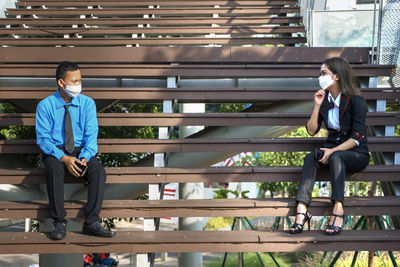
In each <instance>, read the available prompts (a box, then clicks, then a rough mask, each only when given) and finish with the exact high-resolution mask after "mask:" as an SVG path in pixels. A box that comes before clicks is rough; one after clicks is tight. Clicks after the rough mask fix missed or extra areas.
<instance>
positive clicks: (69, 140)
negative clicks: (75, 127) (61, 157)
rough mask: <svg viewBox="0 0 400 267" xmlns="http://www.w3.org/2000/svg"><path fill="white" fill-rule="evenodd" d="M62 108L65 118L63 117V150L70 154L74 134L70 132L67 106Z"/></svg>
mask: <svg viewBox="0 0 400 267" xmlns="http://www.w3.org/2000/svg"><path fill="white" fill-rule="evenodd" d="M64 107H65V116H64V125H65V150H66V151H67V152H68V153H72V152H73V151H74V149H75V145H74V133H73V132H72V123H71V115H70V114H69V111H68V108H69V106H67V105H65V106H64Z"/></svg>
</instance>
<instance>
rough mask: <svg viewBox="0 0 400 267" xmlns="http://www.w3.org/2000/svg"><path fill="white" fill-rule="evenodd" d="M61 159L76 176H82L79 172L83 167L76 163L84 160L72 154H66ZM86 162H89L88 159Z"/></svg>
mask: <svg viewBox="0 0 400 267" xmlns="http://www.w3.org/2000/svg"><path fill="white" fill-rule="evenodd" d="M60 160H61V161H62V163H64V164H65V166H66V167H67V170H68V171H69V173H71V174H72V175H73V176H75V177H80V176H81V175H80V174H79V173H80V172H81V169H79V167H78V166H76V164H75V163H76V162H78V163H80V164H82V162H81V161H80V160H79V159H77V158H75V157H70V156H67V155H65V156H62V157H61V159H60ZM85 164H87V161H86V163H85ZM82 165H83V164H82ZM85 166H86V165H85Z"/></svg>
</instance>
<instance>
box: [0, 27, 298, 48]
mask: <svg viewBox="0 0 400 267" xmlns="http://www.w3.org/2000/svg"><path fill="white" fill-rule="evenodd" d="M301 32H302V33H304V32H305V28H304V27H303V26H280V27H278V26H273V27H260V26H221V27H211V26H210V27H204V26H203V27H199V26H195V27H193V26H190V27H187V26H185V27H151V28H146V27H145V28H139V27H129V28H128V27H102V28H59V27H58V28H49V27H46V28H42V27H40V28H0V35H11V34H15V35H20V36H25V35H29V36H39V37H42V36H47V37H48V36H49V35H50V36H53V37H54V36H59V37H60V36H61V37H62V38H63V36H64V35H65V34H79V35H82V36H88V37H89V36H93V35H94V36H99V35H106V37H107V38H108V37H109V36H113V35H132V34H146V35H149V36H152V35H155V37H157V38H158V35H166V34H180V35H182V36H188V35H190V36H192V37H193V36H196V35H203V38H204V39H206V37H204V35H208V34H211V33H215V34H229V35H231V36H247V35H253V34H280V33H301ZM182 36H181V37H182ZM129 37H130V38H131V39H135V40H136V39H138V40H140V39H144V38H132V36H129ZM162 38H165V39H166V38H167V37H162ZM147 39H151V38H147ZM153 39H154V38H153ZM158 39H160V38H158ZM208 39H211V38H208ZM212 39H214V37H213V38H212ZM253 39H256V38H255V37H254V38H253ZM183 40H184V39H183ZM155 42H156V40H155ZM2 44H6V43H2Z"/></svg>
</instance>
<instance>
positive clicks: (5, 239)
mask: <svg viewBox="0 0 400 267" xmlns="http://www.w3.org/2000/svg"><path fill="white" fill-rule="evenodd" d="M355 249H356V250H358V251H363V250H367V251H368V250H380V251H397V250H400V231H399V230H394V231H385V230H362V231H346V230H345V231H342V233H341V234H340V235H336V236H328V235H326V234H325V233H324V231H306V232H304V233H303V234H301V235H290V234H289V233H288V232H286V231H284V232H283V231H282V232H280V231H274V232H269V231H155V232H152V231H146V232H142V231H133V232H128V231H123V232H118V233H117V235H116V236H115V237H113V238H99V237H92V236H86V235H82V234H80V233H71V232H68V234H67V237H66V238H65V239H63V240H58V241H53V240H50V239H48V238H47V236H46V234H45V233H38V232H31V233H25V232H17V233H15V232H13V233H11V232H4V233H2V235H1V238H0V253H1V254H18V253H19V254H26V253H30V254H31V253H89V252H102V251H103V252H104V251H108V252H118V253H146V252H293V251H297V252H299V251H339V250H340V251H354V250H355Z"/></svg>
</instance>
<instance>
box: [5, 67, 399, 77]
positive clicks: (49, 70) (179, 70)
mask: <svg viewBox="0 0 400 267" xmlns="http://www.w3.org/2000/svg"><path fill="white" fill-rule="evenodd" d="M56 67H57V65H56V64H54V65H51V64H49V65H46V66H44V65H34V64H33V65H29V64H26V65H21V64H18V65H12V64H3V65H0V76H2V77H10V76H11V77H13V76H14V77H54V70H55V69H56ZM320 67H321V66H320V64H318V65H294V64H292V65H272V64H271V65H184V64H182V65H176V66H175V65H153V66H151V65H121V64H119V65H99V64H97V65H86V64H81V65H80V70H81V73H82V75H83V76H84V77H86V78H89V77H93V78H95V77H111V78H119V77H171V76H181V77H185V78H194V77H197V78H211V77H215V78H222V77H224V78H229V77H235V78H256V77H265V78H267V77H275V78H279V77H291V78H294V77H317V76H318V74H319V71H320ZM352 67H353V69H354V74H355V75H356V76H359V77H376V76H391V75H392V74H393V72H394V66H393V65H353V66H352Z"/></svg>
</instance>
